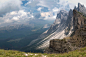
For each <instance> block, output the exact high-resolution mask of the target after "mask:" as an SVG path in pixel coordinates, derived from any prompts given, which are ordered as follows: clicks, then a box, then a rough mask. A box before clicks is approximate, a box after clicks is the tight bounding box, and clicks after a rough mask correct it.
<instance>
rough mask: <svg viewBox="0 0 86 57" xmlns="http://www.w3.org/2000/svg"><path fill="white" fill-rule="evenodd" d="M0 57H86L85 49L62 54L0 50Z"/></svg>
mask: <svg viewBox="0 0 86 57" xmlns="http://www.w3.org/2000/svg"><path fill="white" fill-rule="evenodd" d="M0 57H86V47H84V48H81V49H79V50H75V51H71V52H68V53H63V54H46V53H25V52H20V51H14V50H3V49H0Z"/></svg>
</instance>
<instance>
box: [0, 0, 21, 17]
mask: <svg viewBox="0 0 86 57" xmlns="http://www.w3.org/2000/svg"><path fill="white" fill-rule="evenodd" d="M21 4H22V2H21V0H0V16H3V15H5V14H6V13H8V12H11V11H16V10H20V9H21Z"/></svg>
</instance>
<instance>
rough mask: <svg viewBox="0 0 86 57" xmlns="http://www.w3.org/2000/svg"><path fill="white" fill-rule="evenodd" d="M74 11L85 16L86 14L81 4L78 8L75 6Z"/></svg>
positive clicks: (85, 9)
mask: <svg viewBox="0 0 86 57" xmlns="http://www.w3.org/2000/svg"><path fill="white" fill-rule="evenodd" d="M74 9H75V10H77V11H79V12H81V13H83V14H86V8H85V6H84V5H82V4H81V3H78V7H76V6H75V7H74Z"/></svg>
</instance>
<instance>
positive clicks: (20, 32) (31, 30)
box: [0, 19, 53, 52]
mask: <svg viewBox="0 0 86 57" xmlns="http://www.w3.org/2000/svg"><path fill="white" fill-rule="evenodd" d="M52 22H53V21H46V20H42V19H34V20H30V22H28V21H27V22H26V23H24V24H10V25H8V26H2V27H0V48H1V49H12V50H21V49H22V48H23V47H26V46H28V44H30V42H31V41H33V40H35V39H37V38H38V36H39V35H41V34H42V33H43V32H44V31H46V30H47V29H48V28H49V26H50V25H51V24H52ZM39 23H40V24H39ZM46 24H47V25H46ZM45 27H46V28H45ZM23 50H25V49H23ZM28 51H32V50H28ZM34 52H36V51H34Z"/></svg>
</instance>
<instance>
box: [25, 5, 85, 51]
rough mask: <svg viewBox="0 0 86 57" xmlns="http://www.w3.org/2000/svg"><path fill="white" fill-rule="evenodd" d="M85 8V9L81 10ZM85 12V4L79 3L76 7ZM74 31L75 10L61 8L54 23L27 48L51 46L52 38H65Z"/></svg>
mask: <svg viewBox="0 0 86 57" xmlns="http://www.w3.org/2000/svg"><path fill="white" fill-rule="evenodd" d="M81 8H83V10H81ZM74 9H76V10H79V12H83V13H84V11H85V10H86V9H85V7H84V6H83V5H81V4H80V3H78V7H76V8H74ZM73 32H74V23H73V10H72V9H70V10H69V12H67V11H65V10H61V11H60V12H59V13H58V14H57V17H56V20H55V21H54V23H53V24H52V25H51V26H50V28H49V29H48V30H46V31H45V32H44V33H42V34H41V35H40V36H39V37H38V38H37V39H35V40H33V41H31V42H30V44H29V45H28V46H27V47H26V48H25V49H26V50H28V47H30V46H31V48H32V47H34V48H36V49H45V48H47V47H49V43H50V40H52V39H63V38H65V37H69V36H71V34H73Z"/></svg>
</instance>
